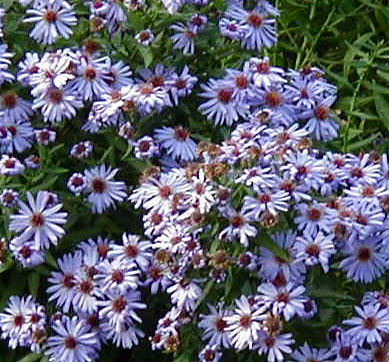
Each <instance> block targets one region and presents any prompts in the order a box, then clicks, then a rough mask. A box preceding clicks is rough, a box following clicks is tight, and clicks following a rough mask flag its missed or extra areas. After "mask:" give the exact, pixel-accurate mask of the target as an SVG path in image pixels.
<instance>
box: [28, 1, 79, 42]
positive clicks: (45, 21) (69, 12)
mask: <svg viewBox="0 0 389 362" xmlns="http://www.w3.org/2000/svg"><path fill="white" fill-rule="evenodd" d="M26 13H27V14H28V15H31V17H27V18H25V19H24V22H25V23H37V24H36V25H35V27H34V28H33V29H32V30H31V32H30V36H31V37H32V38H33V39H35V40H36V41H37V42H39V43H43V44H53V43H54V42H55V41H56V40H57V38H58V37H63V38H65V39H69V38H70V36H71V35H72V34H73V31H72V29H71V27H72V26H74V25H76V24H77V17H76V14H75V12H74V11H73V8H72V6H71V5H70V4H69V3H68V2H66V1H63V0H57V1H49V0H43V1H42V4H41V6H39V7H36V8H34V9H27V10H26Z"/></svg>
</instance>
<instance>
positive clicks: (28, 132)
mask: <svg viewBox="0 0 389 362" xmlns="http://www.w3.org/2000/svg"><path fill="white" fill-rule="evenodd" d="M12 119H13V117H9V118H8V117H6V116H4V117H3V119H1V116H0V128H3V127H4V128H5V129H6V130H7V131H8V132H9V134H10V142H9V143H8V145H7V147H6V149H5V152H7V153H13V152H23V151H25V150H26V149H28V148H30V147H31V144H32V139H33V135H34V129H33V128H32V127H31V123H30V122H28V121H23V120H20V121H14V120H12Z"/></svg>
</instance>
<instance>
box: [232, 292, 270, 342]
mask: <svg viewBox="0 0 389 362" xmlns="http://www.w3.org/2000/svg"><path fill="white" fill-rule="evenodd" d="M235 304H236V308H235V310H234V311H233V312H232V313H231V315H229V316H226V317H225V319H226V321H227V328H226V331H227V332H228V337H229V339H230V341H231V345H232V346H233V347H234V348H235V349H237V350H242V349H244V348H245V347H248V348H249V349H252V348H253V346H254V344H255V343H256V342H257V341H258V339H259V335H260V332H261V330H262V321H263V320H264V319H265V318H266V315H265V314H264V312H265V308H258V307H257V306H256V305H255V304H254V305H253V304H251V303H250V301H249V299H247V297H246V296H244V295H242V296H241V297H240V298H239V299H236V300H235Z"/></svg>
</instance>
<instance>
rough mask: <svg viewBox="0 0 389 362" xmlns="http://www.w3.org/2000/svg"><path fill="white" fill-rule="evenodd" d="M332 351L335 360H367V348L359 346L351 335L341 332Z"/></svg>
mask: <svg viewBox="0 0 389 362" xmlns="http://www.w3.org/2000/svg"><path fill="white" fill-rule="evenodd" d="M331 352H333V354H334V355H335V360H334V362H362V361H366V350H364V349H363V348H361V347H360V346H358V344H357V343H355V342H354V340H352V338H351V336H349V335H346V334H344V333H341V334H339V336H338V338H337V341H336V343H335V344H334V345H333V346H332V349H331Z"/></svg>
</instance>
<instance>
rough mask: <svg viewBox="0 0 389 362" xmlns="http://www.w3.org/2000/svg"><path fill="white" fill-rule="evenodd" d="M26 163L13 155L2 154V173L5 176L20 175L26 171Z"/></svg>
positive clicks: (0, 164)
mask: <svg viewBox="0 0 389 362" xmlns="http://www.w3.org/2000/svg"><path fill="white" fill-rule="evenodd" d="M24 169H25V167H24V165H23V164H22V163H21V162H20V161H19V160H18V159H17V158H16V157H13V156H9V155H2V156H1V159H0V174H1V175H5V176H15V175H20V174H21V173H23V172H24Z"/></svg>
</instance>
